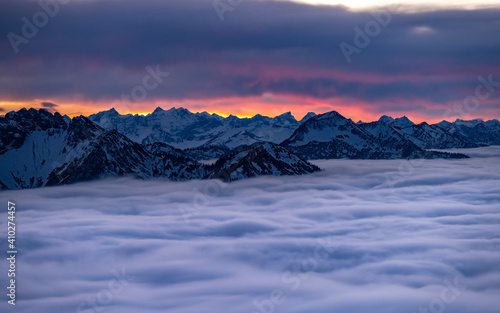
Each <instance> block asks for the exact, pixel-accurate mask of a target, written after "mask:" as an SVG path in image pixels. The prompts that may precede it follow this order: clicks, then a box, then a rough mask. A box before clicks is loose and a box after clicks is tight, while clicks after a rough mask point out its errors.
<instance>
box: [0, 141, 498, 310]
mask: <svg viewBox="0 0 500 313" xmlns="http://www.w3.org/2000/svg"><path fill="white" fill-rule="evenodd" d="M450 151H452V152H461V153H466V154H468V155H470V156H471V158H470V159H457V160H443V159H432V160H413V161H405V160H347V159H340V160H322V161H314V164H316V165H318V166H319V167H321V168H322V169H324V171H321V172H318V173H314V174H310V175H302V176H291V177H290V176H279V177H274V176H263V177H257V178H251V179H246V180H243V181H236V182H232V183H229V184H227V183H223V182H219V181H214V180H205V181H201V180H193V181H187V182H171V181H165V180H151V181H140V180H133V179H130V178H114V179H107V180H101V181H94V182H86V183H78V184H74V185H66V186H59V187H48V188H40V189H32V190H18V191H3V192H0V198H1V199H2V201H3V203H4V204H5V207H6V206H7V201H8V200H9V201H13V202H15V203H16V207H17V218H16V223H17V250H18V251H19V253H18V255H17V258H18V259H17V267H18V271H17V275H18V277H16V279H17V288H18V289H17V295H18V300H17V304H16V306H15V307H13V306H11V305H8V304H7V298H6V296H4V297H3V298H4V300H3V301H1V302H0V312H26V313H28V312H37V313H54V312H104V313H136V312H141V313H160V312H161V313H165V312H175V313H200V312H209V313H220V312H228V313H240V312H241V313H254V312H261V313H274V312H276V313H280V312H283V313H327V312H328V313H332V312H349V313H366V312H370V313H405V312H407V313H414V312H431V313H434V312H440V313H442V312H450V313H451V312H453V313H472V312H479V313H498V308H499V304H500V302H499V297H498V295H499V294H500V171H499V169H500V147H499V146H493V147H486V148H475V149H454V150H450ZM6 211H7V210H2V211H1V213H0V224H1V226H2V227H1V229H3V230H4V235H2V237H1V240H2V242H1V246H2V247H3V248H2V249H3V250H4V251H6V249H4V248H5V247H6V242H5V238H6V236H5V230H6V222H7V214H6ZM7 269H8V264H7V260H6V258H5V257H3V258H1V259H0V281H1V282H2V286H4V288H5V286H7V285H6V281H5V279H6V278H7ZM425 310H427V311H425Z"/></svg>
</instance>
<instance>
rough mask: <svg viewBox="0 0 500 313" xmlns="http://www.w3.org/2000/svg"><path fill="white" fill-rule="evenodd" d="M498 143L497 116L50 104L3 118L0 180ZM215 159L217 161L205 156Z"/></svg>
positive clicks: (240, 167) (3, 183)
mask: <svg viewBox="0 0 500 313" xmlns="http://www.w3.org/2000/svg"><path fill="white" fill-rule="evenodd" d="M499 143H500V123H499V122H498V121H497V120H492V121H487V122H483V121H479V120H475V121H461V120H457V121H455V122H454V123H449V122H441V123H439V124H435V125H429V124H427V123H421V124H418V125H415V124H413V123H412V122H411V121H410V120H408V119H407V118H405V117H403V118H399V119H392V118H390V117H386V116H384V117H382V118H381V119H380V120H379V121H377V122H372V123H362V122H358V123H354V122H353V121H352V120H350V119H346V118H344V117H343V116H342V115H340V114H338V113H337V112H329V113H325V114H321V115H316V114H314V113H309V114H307V115H306V117H304V118H303V119H302V120H300V121H297V120H296V119H295V118H294V117H293V116H292V115H291V114H290V113H285V114H283V115H280V116H277V117H274V118H270V117H266V116H262V115H256V116H254V117H252V118H238V117H236V116H229V117H227V118H224V117H221V116H219V115H216V114H208V113H206V112H203V113H191V112H189V111H188V110H186V109H183V108H179V109H175V108H172V109H170V110H162V109H161V108H157V109H156V110H155V111H154V112H153V113H152V114H149V115H146V116H141V115H131V114H128V115H121V114H119V113H118V112H117V111H116V110H114V109H112V110H109V111H104V112H100V113H98V114H94V115H91V116H89V117H88V118H87V117H84V116H78V117H74V118H72V119H71V118H69V117H67V116H61V115H60V114H59V113H54V114H52V113H49V112H48V111H47V110H45V109H40V110H36V109H29V110H26V109H22V110H19V111H17V112H9V113H7V114H6V115H5V117H0V161H1V163H2V168H1V170H0V188H2V189H24V188H35V187H42V186H52V185H60V184H68V183H74V182H78V181H85V180H91V179H97V178H101V177H106V176H123V175H131V176H134V177H138V178H142V179H162V178H164V179H170V180H189V179H212V178H217V179H223V180H226V181H232V180H238V179H243V178H247V177H253V176H259V175H300V174H307V173H313V172H315V171H318V170H319V168H318V167H316V166H314V165H312V164H311V163H309V162H307V161H306V160H313V159H329V158H356V159H395V158H465V157H467V156H466V155H463V154H449V153H441V152H435V151H428V150H425V149H438V148H439V149H442V148H470V147H478V146H484V145H492V144H499ZM207 159H214V160H215V159H218V161H217V162H215V163H214V164H208V165H207V164H203V163H205V162H203V163H200V162H198V161H200V160H207Z"/></svg>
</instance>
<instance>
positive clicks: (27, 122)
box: [0, 109, 310, 189]
mask: <svg viewBox="0 0 500 313" xmlns="http://www.w3.org/2000/svg"><path fill="white" fill-rule="evenodd" d="M181 113H182V112H181ZM0 130H1V134H0V135H1V136H0V139H1V144H2V146H1V147H2V148H3V149H2V150H1V151H2V152H1V153H0V162H1V163H2V164H5V165H6V166H3V167H2V168H1V169H0V189H25V188H36V187H43V186H51V185H60V184H67V183H74V182H78V181H85V180H91V179H96V178H101V177H105V176H121V175H132V176H135V177H138V178H143V179H151V178H167V179H171V180H188V179H204V178H209V177H213V176H214V174H215V172H214V171H215V170H216V169H215V168H213V167H210V166H205V165H203V164H200V163H198V162H196V161H194V160H193V158H191V155H195V156H198V157H199V156H200V154H203V153H205V154H207V153H209V151H212V152H214V151H215V152H218V153H227V152H228V150H227V149H224V148H214V149H212V148H210V147H209V148H207V149H208V150H207V151H204V149H200V148H197V149H192V150H191V151H190V153H186V152H184V151H182V150H179V149H176V148H174V147H171V146H168V145H167V144H165V143H154V144H148V145H142V144H139V143H137V142H134V141H132V140H130V139H129V138H127V137H126V136H124V135H123V134H121V133H119V132H118V131H117V130H106V129H104V128H102V127H100V126H98V125H97V124H95V123H93V122H92V121H90V120H89V119H88V118H86V117H83V116H79V117H75V118H73V119H69V118H66V117H62V116H61V115H59V114H57V113H56V114H51V113H49V112H48V111H46V110H44V109H41V110H34V109H30V110H21V111H18V112H10V113H8V114H7V115H6V117H4V118H1V119H0ZM217 149H219V150H217ZM281 149H283V150H284V148H281ZM288 154H289V155H286V153H284V152H283V154H282V155H279V156H276V158H278V159H276V158H274V159H271V158H268V159H262V158H259V160H261V162H260V163H259V164H260V165H261V166H262V168H264V169H265V168H273V172H272V174H275V175H290V174H304V173H308V172H310V171H308V168H307V166H303V164H302V163H301V162H298V161H296V159H299V158H298V157H297V156H293V154H290V153H289V152H288ZM285 155H286V159H283V160H279V157H281V156H283V157H284V156H285ZM293 157H295V158H296V159H294V158H293ZM267 162H269V163H267ZM287 162H291V163H290V164H287ZM276 164H279V165H280V166H279V167H273V166H275V165H276ZM295 166H296V167H297V169H295V170H290V168H291V167H292V168H293V167H295ZM217 171H218V172H220V169H217ZM262 173H263V174H267V172H266V171H262ZM249 175H250V174H249ZM254 175H259V172H255V173H254Z"/></svg>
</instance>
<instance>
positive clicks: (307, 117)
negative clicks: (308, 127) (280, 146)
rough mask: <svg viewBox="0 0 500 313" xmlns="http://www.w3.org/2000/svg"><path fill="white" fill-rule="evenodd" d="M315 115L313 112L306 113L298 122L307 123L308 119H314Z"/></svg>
mask: <svg viewBox="0 0 500 313" xmlns="http://www.w3.org/2000/svg"><path fill="white" fill-rule="evenodd" d="M316 115H317V114H316V113H314V112H307V114H306V115H304V117H303V118H302V119H301V120H300V121H301V122H305V121H307V120H308V119H310V118H311V117H315V116H316Z"/></svg>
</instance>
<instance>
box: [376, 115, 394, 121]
mask: <svg viewBox="0 0 500 313" xmlns="http://www.w3.org/2000/svg"><path fill="white" fill-rule="evenodd" d="M378 121H379V122H382V123H391V122H394V119H393V118H392V117H390V116H387V115H382V116H381V117H380V118H379V119H378Z"/></svg>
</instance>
